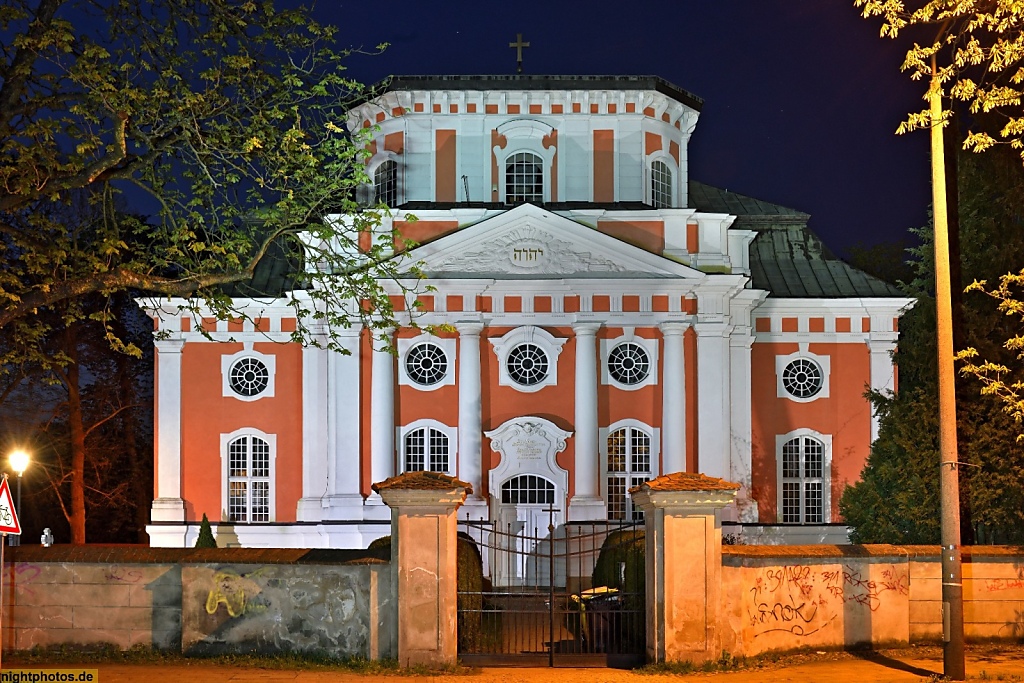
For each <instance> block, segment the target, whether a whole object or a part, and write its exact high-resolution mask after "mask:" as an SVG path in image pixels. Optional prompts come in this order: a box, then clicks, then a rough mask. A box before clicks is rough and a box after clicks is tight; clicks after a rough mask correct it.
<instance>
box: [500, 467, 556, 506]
mask: <svg viewBox="0 0 1024 683" xmlns="http://www.w3.org/2000/svg"><path fill="white" fill-rule="evenodd" d="M501 502H502V503H504V504H506V505H523V504H528V505H553V504H554V502H555V485H554V484H552V483H551V482H550V481H548V480H547V479H545V478H544V477H538V476H537V475H535V474H520V475H519V476H517V477H512V478H511V479H509V480H508V481H506V482H505V483H504V484H502V485H501Z"/></svg>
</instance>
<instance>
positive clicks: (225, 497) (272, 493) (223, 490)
mask: <svg viewBox="0 0 1024 683" xmlns="http://www.w3.org/2000/svg"><path fill="white" fill-rule="evenodd" d="M243 436H248V437H256V438H257V439H262V440H263V441H265V442H267V446H268V447H269V448H270V463H269V475H270V476H269V477H268V478H267V479H268V486H267V496H268V501H267V508H268V509H267V516H268V517H269V519H268V520H267V521H266V522H250V521H248V519H249V518H251V517H252V499H251V498H250V499H249V501H248V504H247V510H246V518H247V519H246V521H244V522H243V521H232V520H231V515H230V510H229V501H230V498H231V496H230V493H229V491H230V488H231V487H230V482H231V479H230V477H229V476H228V472H229V466H230V457H229V454H228V445H229V444H230V443H231V442H232V441H235V440H236V439H239V438H241V437H243ZM250 448H251V446H250ZM248 457H250V458H251V457H252V452H251V450H250V452H249V456H248ZM220 465H221V467H220V470H221V480H220V481H221V486H220V494H221V499H220V508H221V515H220V518H221V519H222V520H224V521H226V522H231V523H232V524H271V523H274V522H276V521H277V503H276V500H275V498H276V495H277V435H276V434H267V433H266V432H264V431H261V430H259V429H255V428H253V427H243V428H241V429H236V430H235V431H233V432H230V433H228V434H221V435H220ZM252 479H253V478H252V477H246V480H247V481H249V483H251V482H252ZM259 479H262V477H261V478H259ZM247 490H249V491H251V488H248V489H247Z"/></svg>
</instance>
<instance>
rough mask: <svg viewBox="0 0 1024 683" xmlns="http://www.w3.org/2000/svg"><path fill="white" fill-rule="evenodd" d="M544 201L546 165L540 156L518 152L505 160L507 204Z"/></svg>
mask: <svg viewBox="0 0 1024 683" xmlns="http://www.w3.org/2000/svg"><path fill="white" fill-rule="evenodd" d="M543 201H544V164H543V161H542V160H541V158H540V157H539V156H537V155H536V154H531V153H529V152H517V153H516V154H513V155H512V156H510V157H508V158H507V159H506V160H505V203H506V204H522V203H524V202H533V203H536V204H540V203H542V202H543Z"/></svg>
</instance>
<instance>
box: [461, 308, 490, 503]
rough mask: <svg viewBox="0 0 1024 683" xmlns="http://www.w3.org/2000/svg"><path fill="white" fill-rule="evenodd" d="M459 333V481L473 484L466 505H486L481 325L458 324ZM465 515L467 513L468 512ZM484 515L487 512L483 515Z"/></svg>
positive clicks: (477, 323)
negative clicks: (482, 416) (482, 421)
mask: <svg viewBox="0 0 1024 683" xmlns="http://www.w3.org/2000/svg"><path fill="white" fill-rule="evenodd" d="M455 329H457V330H458V331H459V376H458V380H457V381H458V386H459V475H458V476H459V479H461V480H462V481H465V482H468V483H470V484H472V485H473V493H472V495H470V496H469V497H467V498H466V505H468V506H470V507H473V506H474V505H483V504H486V501H484V499H483V497H482V496H481V495H480V493H481V491H483V461H482V458H483V455H482V452H481V451H482V443H483V426H482V424H481V416H480V410H481V402H480V400H481V399H480V396H481V392H480V333H481V332H482V331H483V329H484V326H483V323H480V322H472V321H467V322H458V323H456V324H455ZM467 512H468V511H467ZM484 515H486V512H485V513H484Z"/></svg>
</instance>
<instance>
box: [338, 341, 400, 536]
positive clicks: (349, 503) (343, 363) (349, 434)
mask: <svg viewBox="0 0 1024 683" xmlns="http://www.w3.org/2000/svg"><path fill="white" fill-rule="evenodd" d="M360 332H362V326H360V325H353V326H352V327H350V328H348V329H345V330H340V331H339V332H338V333H337V339H336V342H337V343H338V345H339V346H341V348H342V349H344V350H345V351H347V352H348V353H347V354H345V353H342V352H340V351H330V352H328V356H327V368H326V370H327V372H326V377H327V401H326V410H327V415H328V416H329V417H328V421H327V422H326V423H323V424H321V425H320V429H321V430H322V429H323V427H324V424H326V427H327V429H326V431H327V471H326V473H325V474H326V479H327V496H326V497H325V499H324V501H323V506H324V508H326V509H325V510H323V513H322V514H323V516H324V519H328V520H352V519H360V518H361V517H362V510H361V509H360V508H361V507H362V505H363V496H362V494H361V493H360V492H359V479H360V477H359V474H360V472H361V468H360V466H359V463H360V450H361V449H360V444H361V443H362V433H361V429H360V424H361V412H362V408H361V407H360V406H361V405H362V402H361V400H360V397H361V393H360V391H361V386H362V385H361V383H360V379H359V374H360V373H359V364H360V349H361V348H362V345H361V343H360V340H361V337H360ZM393 432H394V430H392V432H391V433H393ZM321 486H322V484H321Z"/></svg>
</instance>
